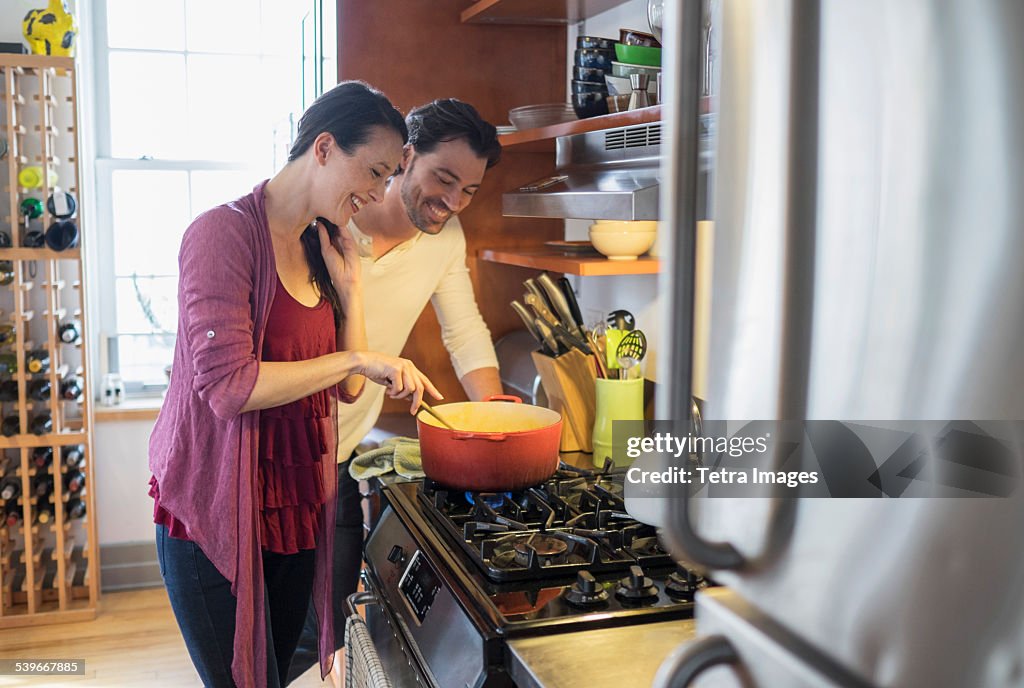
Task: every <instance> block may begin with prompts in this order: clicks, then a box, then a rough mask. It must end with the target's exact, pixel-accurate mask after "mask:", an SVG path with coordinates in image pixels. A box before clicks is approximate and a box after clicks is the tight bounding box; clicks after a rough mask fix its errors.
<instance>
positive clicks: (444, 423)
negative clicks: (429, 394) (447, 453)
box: [420, 399, 458, 432]
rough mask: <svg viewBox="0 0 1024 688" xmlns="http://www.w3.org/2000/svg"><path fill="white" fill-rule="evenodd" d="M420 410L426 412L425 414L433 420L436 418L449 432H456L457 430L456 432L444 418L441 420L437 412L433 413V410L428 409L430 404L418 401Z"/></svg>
mask: <svg viewBox="0 0 1024 688" xmlns="http://www.w3.org/2000/svg"><path fill="white" fill-rule="evenodd" d="M420 408H422V409H423V410H424V411H426V412H427V413H429V414H430V415H432V416H433V417H434V418H436V419H437V420H438V422H440V423H441V425H443V426H445V427H446V428H448V429H449V430H454V431H455V432H458V430H456V429H455V428H454V427H452V424H451V423H449V422H448V421H446V420H445V419H444V418H442V417H441V416H440V415H439V414H438V412H437V411H435V410H434V409H432V408H430V404H428V403H427V402H425V401H423V400H422V399H421V400H420Z"/></svg>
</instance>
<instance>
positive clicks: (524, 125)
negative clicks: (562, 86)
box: [508, 103, 576, 131]
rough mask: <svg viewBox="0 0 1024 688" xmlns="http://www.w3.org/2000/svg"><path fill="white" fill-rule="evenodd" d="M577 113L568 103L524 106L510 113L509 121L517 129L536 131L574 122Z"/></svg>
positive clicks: (513, 109)
mask: <svg viewBox="0 0 1024 688" xmlns="http://www.w3.org/2000/svg"><path fill="white" fill-rule="evenodd" d="M575 120H576V113H575V112H573V109H572V105H569V104H568V103H544V104H541V105H524V106H522V107H517V108H512V109H511V110H509V111H508V121H509V122H511V123H512V124H513V125H514V126H515V128H516V129H519V130H520V131H521V130H523V129H535V128H537V127H548V126H551V125H552V124H561V123H562V122H573V121H575Z"/></svg>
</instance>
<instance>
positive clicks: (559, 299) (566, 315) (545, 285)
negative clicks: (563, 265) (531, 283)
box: [537, 272, 583, 340]
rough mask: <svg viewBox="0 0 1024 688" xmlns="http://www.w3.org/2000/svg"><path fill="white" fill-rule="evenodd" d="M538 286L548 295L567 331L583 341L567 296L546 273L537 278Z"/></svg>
mask: <svg viewBox="0 0 1024 688" xmlns="http://www.w3.org/2000/svg"><path fill="white" fill-rule="evenodd" d="M537 284H539V285H540V287H541V289H543V290H544V293H545V294H547V297H548V301H550V302H551V305H552V307H553V310H554V312H555V314H556V315H557V316H558V319H559V320H560V321H561V324H562V325H563V326H564V327H565V329H567V330H569V332H571V333H572V334H573V335H575V336H576V337H577V338H578V339H580V340H582V339H583V332H582V331H581V330H580V327H579V325H577V324H576V319H575V318H573V316H572V312H571V311H570V310H569V302H568V301H566V300H565V294H563V293H562V290H561V289H559V288H558V285H557V284H555V282H554V280H552V279H551V278H550V277H549V276H548V274H547V273H546V272H542V273H541V274H540V277H538V278H537Z"/></svg>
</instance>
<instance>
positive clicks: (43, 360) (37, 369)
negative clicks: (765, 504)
mask: <svg viewBox="0 0 1024 688" xmlns="http://www.w3.org/2000/svg"><path fill="white" fill-rule="evenodd" d="M25 367H26V368H27V369H28V372H30V373H32V374H35V373H46V372H49V370H50V352H49V351H47V350H46V349H36V350H34V351H29V352H28V354H26V355H25Z"/></svg>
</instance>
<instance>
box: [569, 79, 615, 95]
mask: <svg viewBox="0 0 1024 688" xmlns="http://www.w3.org/2000/svg"><path fill="white" fill-rule="evenodd" d="M572 92H573V93H603V94H605V95H608V87H607V86H606V85H605V84H598V83H595V82H593V81H576V80H575V79H574V80H573V82H572Z"/></svg>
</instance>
